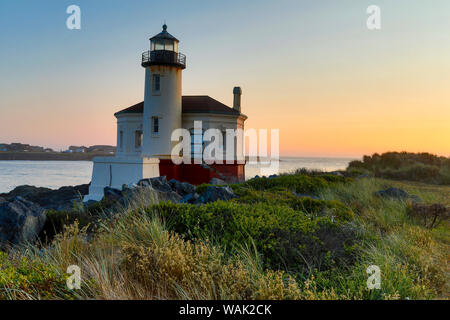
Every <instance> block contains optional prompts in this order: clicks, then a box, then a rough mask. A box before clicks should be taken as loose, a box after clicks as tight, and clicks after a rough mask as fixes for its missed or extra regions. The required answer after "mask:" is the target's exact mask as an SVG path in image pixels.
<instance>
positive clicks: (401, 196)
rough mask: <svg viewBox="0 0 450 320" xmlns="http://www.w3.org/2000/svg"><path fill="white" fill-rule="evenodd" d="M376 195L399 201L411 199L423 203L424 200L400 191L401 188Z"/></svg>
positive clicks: (379, 192)
mask: <svg viewBox="0 0 450 320" xmlns="http://www.w3.org/2000/svg"><path fill="white" fill-rule="evenodd" d="M375 195H376V196H378V197H381V198H386V199H397V200H407V199H411V200H413V201H415V202H422V199H420V197H418V196H415V195H410V194H409V193H408V192H406V191H405V190H402V189H399V188H393V187H391V188H388V189H386V190H380V191H377V192H375Z"/></svg>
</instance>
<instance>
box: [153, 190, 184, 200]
mask: <svg viewBox="0 0 450 320" xmlns="http://www.w3.org/2000/svg"><path fill="white" fill-rule="evenodd" d="M156 194H157V196H158V200H159V201H162V202H166V201H172V202H173V203H179V202H181V200H182V199H183V197H182V196H180V195H179V194H178V193H176V192H175V191H170V192H163V191H156Z"/></svg>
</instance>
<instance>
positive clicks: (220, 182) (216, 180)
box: [209, 178, 227, 186]
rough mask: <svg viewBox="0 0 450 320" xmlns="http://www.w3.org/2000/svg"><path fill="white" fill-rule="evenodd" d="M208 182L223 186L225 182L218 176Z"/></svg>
mask: <svg viewBox="0 0 450 320" xmlns="http://www.w3.org/2000/svg"><path fill="white" fill-rule="evenodd" d="M209 184H212V185H214V186H223V185H225V184H227V183H226V182H225V181H224V180H222V179H218V178H212V179H211V181H210V182H209Z"/></svg>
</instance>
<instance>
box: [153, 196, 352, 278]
mask: <svg viewBox="0 0 450 320" xmlns="http://www.w3.org/2000/svg"><path fill="white" fill-rule="evenodd" d="M147 211H148V212H151V213H153V212H157V213H158V214H159V215H160V216H161V217H162V218H163V219H165V220H166V222H167V225H168V227H169V228H170V229H172V230H174V231H175V232H177V233H180V234H182V235H184V236H185V237H187V238H188V239H195V238H209V239H213V240H214V241H216V242H218V243H219V244H221V245H222V247H224V248H227V250H228V251H229V252H231V251H232V250H233V249H234V248H236V247H240V246H242V245H244V244H247V245H253V244H254V245H255V247H256V249H257V250H258V252H259V253H261V255H262V260H263V262H264V263H265V266H266V267H271V268H287V269H288V270H296V271H300V270H302V269H305V268H318V269H322V268H325V269H326V268H329V267H332V266H333V265H334V263H335V262H336V261H338V260H339V261H345V262H350V261H351V260H352V257H351V255H348V252H347V251H346V250H345V246H346V245H347V246H348V245H353V241H352V239H353V238H355V236H354V232H353V230H352V228H351V227H349V225H348V224H343V223H338V222H336V221H335V220H334V219H333V218H332V217H329V216H320V217H313V216H311V215H309V214H305V213H303V212H301V211H296V210H294V209H292V208H290V207H288V206H286V205H267V204H262V203H255V204H252V205H248V204H240V203H234V202H222V201H218V202H215V203H211V204H207V205H202V206H192V205H185V204H182V205H180V204H173V203H163V204H159V205H155V206H152V207H150V208H148V209H147Z"/></svg>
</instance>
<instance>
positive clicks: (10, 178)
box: [0, 158, 354, 193]
mask: <svg viewBox="0 0 450 320" xmlns="http://www.w3.org/2000/svg"><path fill="white" fill-rule="evenodd" d="M352 160H354V159H343V158H282V159H281V161H280V163H279V168H278V169H277V168H268V167H267V166H261V165H247V167H246V169H245V170H246V172H245V173H246V178H247V179H249V178H252V177H254V176H255V175H259V176H262V175H270V174H275V173H278V172H279V173H284V172H292V171H295V170H296V169H298V168H308V169H319V170H324V171H334V170H339V169H345V168H346V167H347V165H348V163H349V162H350V161H352ZM261 169H262V170H261ZM91 174H92V162H90V161H0V193H4V192H9V191H11V190H12V189H14V188H15V187H17V186H20V185H25V184H27V185H32V186H37V187H46V188H51V189H58V188H60V187H62V186H72V185H79V184H84V183H89V182H90V181H91Z"/></svg>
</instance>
